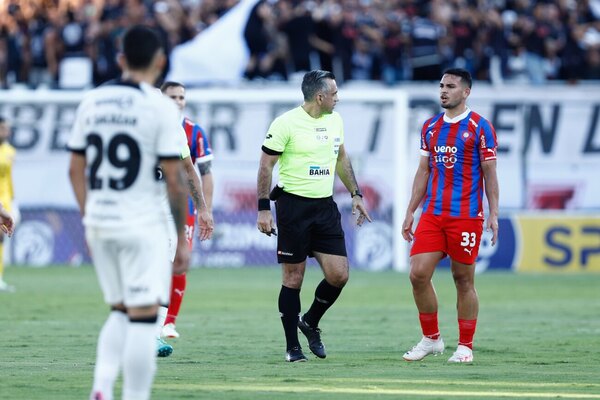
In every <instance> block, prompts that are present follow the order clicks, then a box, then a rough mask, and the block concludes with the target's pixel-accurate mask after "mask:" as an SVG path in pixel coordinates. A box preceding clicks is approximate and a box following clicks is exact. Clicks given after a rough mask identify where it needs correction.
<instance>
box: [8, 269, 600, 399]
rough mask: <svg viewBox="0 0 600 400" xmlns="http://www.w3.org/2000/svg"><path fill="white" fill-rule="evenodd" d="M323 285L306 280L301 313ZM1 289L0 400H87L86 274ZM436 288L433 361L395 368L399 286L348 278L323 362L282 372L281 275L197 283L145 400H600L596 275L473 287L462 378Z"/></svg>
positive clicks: (392, 276) (445, 283)
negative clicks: (438, 340)
mask: <svg viewBox="0 0 600 400" xmlns="http://www.w3.org/2000/svg"><path fill="white" fill-rule="evenodd" d="M321 277H322V275H321V273H320V271H319V270H318V269H316V268H314V267H311V268H309V269H308V270H307V274H306V279H305V282H304V290H303V292H302V304H303V311H305V310H306V309H307V308H308V306H309V305H310V302H311V301H312V295H313V292H314V288H315V287H316V284H317V283H318V282H319V281H320V279H321ZM5 278H6V280H7V281H9V282H10V283H11V284H14V285H15V286H16V287H17V292H16V293H13V294H8V293H0V304H1V305H2V306H1V310H2V311H1V312H0V327H1V328H0V333H1V338H2V339H1V340H2V352H1V353H0V399H11V400H12V399H27V400H30V399H31V400H34V399H60V400H69V399H86V398H87V396H88V393H89V390H90V386H91V381H92V372H93V362H94V357H95V354H94V353H95V343H96V339H97V335H98V332H99V330H100V327H101V325H102V323H103V322H104V319H105V318H106V315H107V312H108V309H107V307H106V306H104V305H103V303H102V299H101V295H100V291H99V288H98V285H97V283H96V279H95V275H94V273H93V270H92V268H89V267H82V268H76V269H72V268H66V267H53V268H44V269H30V268H9V269H8V270H7V271H6V276H5ZM434 282H435V285H436V289H437V291H438V295H439V298H440V329H441V332H442V335H443V337H444V340H445V342H446V345H447V347H446V353H445V354H444V355H443V356H439V357H431V356H430V357H428V358H426V359H425V360H423V361H421V362H416V363H407V362H405V361H403V360H402V354H403V353H404V351H406V350H407V349H408V348H410V347H411V346H413V345H414V344H415V343H416V342H417V341H418V340H419V339H420V329H419V325H418V319H417V313H416V309H415V306H414V304H413V300H412V294H411V290H410V284H409V282H408V277H407V275H406V274H400V273H395V272H384V273H367V272H360V271H354V272H353V273H352V274H351V278H350V282H349V284H348V286H347V287H346V289H345V290H344V292H343V293H342V296H341V297H340V299H339V300H338V303H336V305H335V306H334V307H333V308H332V309H331V310H330V311H329V312H328V313H327V314H326V315H325V318H324V319H323V320H322V321H321V328H322V329H323V332H324V334H323V341H324V342H325V344H326V345H327V350H328V356H327V359H325V360H320V359H317V358H316V357H314V356H312V354H311V355H310V357H309V362H307V363H299V364H288V363H285V362H284V361H283V360H284V350H285V343H284V339H283V330H282V328H281V323H280V321H279V315H278V311H277V296H278V293H279V287H280V271H279V268H277V267H273V268H257V269H227V270H225V269H223V270H221V269H198V270H193V271H192V272H191V273H190V274H189V278H188V289H187V293H186V297H185V299H184V303H183V307H182V312H181V315H180V318H179V320H178V323H177V328H178V330H179V332H180V333H181V339H179V340H173V341H171V343H172V344H173V346H174V347H175V352H174V353H173V355H172V356H171V357H169V358H166V359H159V360H158V364H159V367H158V373H157V376H156V379H155V383H154V386H153V399H161V400H162V399H167V400H170V399H211V400H212V399H217V400H218V399H282V398H285V399H344V400H345V399H366V398H368V399H371V398H376V399H378V398H382V399H459V398H464V399H478V398H481V399H500V398H530V399H546V398H564V399H600V294H599V293H600V275H543V276H542V275H516V274H497V273H485V274H482V275H479V276H478V277H477V288H478V292H479V296H480V306H481V307H480V315H479V324H478V328H477V334H476V336H475V363H474V364H472V365H449V364H448V363H447V362H446V360H447V358H448V357H449V356H450V355H451V353H452V352H453V351H454V348H455V346H456V340H457V337H458V332H457V330H458V329H457V323H456V311H455V301H456V300H455V290H454V286H453V283H452V278H451V276H450V274H449V273H447V272H443V271H438V272H436V275H435V277H434ZM301 343H303V347H304V349H305V352H306V354H307V355H309V354H310V351H309V350H308V346H307V345H306V343H305V340H304V338H303V337H302V336H301ZM115 394H116V396H115V398H120V384H119V385H118V387H117V389H116V391H115Z"/></svg>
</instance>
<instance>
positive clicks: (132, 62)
mask: <svg viewBox="0 0 600 400" xmlns="http://www.w3.org/2000/svg"><path fill="white" fill-rule="evenodd" d="M122 43H123V53H122V54H120V55H119V65H120V66H121V68H122V71H123V75H122V80H120V81H117V82H114V83H112V84H107V85H104V86H102V87H99V88H97V89H94V90H92V91H91V92H89V93H88V94H87V95H86V97H85V98H84V99H83V101H82V102H81V104H80V106H79V108H78V110H77V116H76V119H75V123H74V125H73V132H72V136H71V138H70V140H69V143H68V148H69V150H70V151H71V162H70V167H69V176H70V179H71V184H72V186H73V190H74V192H75V197H76V199H77V203H78V204H79V207H80V210H81V214H82V216H83V223H84V226H85V231H86V239H87V243H88V245H89V249H90V252H91V256H92V260H93V262H94V266H95V269H96V274H97V276H98V280H99V283H100V287H101V289H102V292H103V294H104V300H105V302H106V303H107V304H108V305H109V306H110V308H111V312H110V314H109V316H108V319H107V320H106V322H105V324H104V326H103V327H102V330H101V331H100V336H99V338H98V346H97V355H96V365H95V369H94V383H93V388H92V392H91V394H90V399H93V400H111V399H112V398H113V387H114V383H115V381H116V379H117V377H118V375H119V373H120V372H121V371H122V373H123V394H122V398H123V399H128V400H132V399H149V398H150V393H151V387H152V381H153V379H154V374H155V371H156V352H155V345H156V342H155V334H156V329H157V328H156V320H157V310H158V306H159V304H164V303H167V302H168V297H169V281H170V280H169V278H170V276H171V274H172V273H173V272H176V273H182V272H185V271H187V269H188V267H189V259H190V253H189V249H188V247H187V244H186V241H185V229H184V227H185V214H186V196H187V194H188V191H187V189H186V186H185V177H184V168H183V163H182V161H181V157H180V153H181V149H182V148H183V146H185V141H184V136H182V135H173V132H174V131H176V130H177V129H179V113H178V111H177V108H176V107H175V106H174V105H173V103H172V101H170V100H168V99H165V98H164V97H163V96H161V95H160V93H158V92H157V91H156V89H154V88H153V87H152V86H151V85H152V84H154V82H155V80H156V79H157V78H158V76H159V75H160V73H161V72H162V70H163V68H164V65H165V62H166V57H165V54H164V50H163V47H162V44H161V40H160V39H159V37H158V35H157V34H156V32H154V31H153V30H151V29H150V28H147V27H143V26H134V27H132V28H130V29H129V30H128V31H127V32H126V33H125V35H124V37H123V41H122ZM159 163H160V165H161V167H162V173H163V175H164V180H165V182H166V184H165V182H161V181H159V180H157V179H156V167H157V165H158V164H159ZM165 193H168V196H169V203H170V209H171V214H172V215H173V217H174V221H175V225H176V231H177V237H178V239H179V240H178V244H177V254H176V256H175V260H174V262H173V263H172V264H171V263H170V262H169V254H168V251H169V249H168V236H167V230H168V226H169V221H168V220H167V213H166V211H165V209H164V206H163V204H162V199H163V197H164V196H165Z"/></svg>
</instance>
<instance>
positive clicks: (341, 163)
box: [335, 144, 372, 226]
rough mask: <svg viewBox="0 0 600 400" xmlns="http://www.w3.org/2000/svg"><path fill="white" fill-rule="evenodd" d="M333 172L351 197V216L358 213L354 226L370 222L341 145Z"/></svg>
mask: <svg viewBox="0 0 600 400" xmlns="http://www.w3.org/2000/svg"><path fill="white" fill-rule="evenodd" d="M335 172H336V173H337V175H338V176H339V177H340V180H341V181H342V183H343V184H344V186H346V189H348V191H349V192H350V195H351V196H352V214H356V213H357V212H358V217H357V219H356V225H358V226H361V225H362V224H363V222H364V221H365V220H367V221H369V222H372V219H371V217H370V216H369V213H368V212H367V208H366V207H365V204H364V203H363V200H362V195H361V194H360V188H359V187H358V182H356V176H354V170H353V169H352V163H351V162H350V157H348V154H347V153H346V149H345V147H344V145H343V144H342V145H340V148H339V153H338V158H337V162H336V164H335Z"/></svg>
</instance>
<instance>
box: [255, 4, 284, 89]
mask: <svg viewBox="0 0 600 400" xmlns="http://www.w3.org/2000/svg"><path fill="white" fill-rule="evenodd" d="M244 39H245V40H246V45H247V46H248V50H250V60H249V62H248V66H247V67H246V78H248V79H250V80H252V79H255V78H265V79H275V80H287V68H286V65H285V61H286V57H287V52H288V49H287V42H286V41H285V38H284V37H283V34H282V33H280V32H278V31H277V27H276V16H275V13H274V10H273V7H272V5H271V4H270V3H269V2H268V1H264V0H261V1H259V2H258V3H257V4H256V6H254V8H253V10H252V12H251V13H250V17H249V18H248V23H247V24H246V28H245V29H244Z"/></svg>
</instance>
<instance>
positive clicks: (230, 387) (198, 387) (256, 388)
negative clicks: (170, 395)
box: [155, 383, 600, 399]
mask: <svg viewBox="0 0 600 400" xmlns="http://www.w3.org/2000/svg"><path fill="white" fill-rule="evenodd" d="M155 387H160V388H161V389H168V390H173V391H180V390H182V389H183V390H194V391H222V392H228V391H238V392H241V391H246V392H275V393H277V392H292V393H300V392H302V393H306V392H314V393H331V394H384V395H418V396H444V397H445V396H453V397H516V398H518V397H521V398H522V397H530V398H558V397H559V398H564V399H600V394H585V393H540V392H508V391H487V392H481V391H472V392H467V391H450V390H421V389H385V388H377V387H371V388H326V387H317V386H304V385H303V386H302V387H298V386H283V385H277V386H265V385H234V384H227V385H203V384H180V383H178V384H155Z"/></svg>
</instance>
